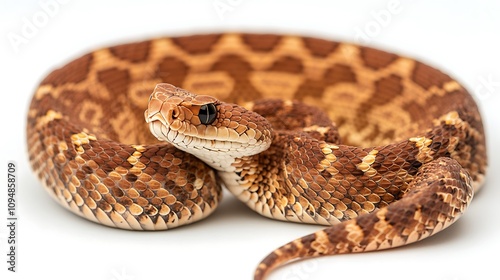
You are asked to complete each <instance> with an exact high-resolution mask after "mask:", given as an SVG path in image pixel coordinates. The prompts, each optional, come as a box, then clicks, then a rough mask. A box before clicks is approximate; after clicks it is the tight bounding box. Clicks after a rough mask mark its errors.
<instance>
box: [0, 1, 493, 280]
mask: <svg viewBox="0 0 500 280" xmlns="http://www.w3.org/2000/svg"><path fill="white" fill-rule="evenodd" d="M54 1H56V0H51V1H49V0H41V1H6V0H1V1H0V3H1V5H0V21H1V26H0V55H1V57H0V59H1V60H0V98H1V100H2V101H1V102H0V104H1V105H0V106H1V110H0V113H1V118H0V120H1V125H2V126H1V131H2V132H1V137H0V139H1V142H0V143H1V145H0V147H1V152H0V154H1V161H0V182H1V183H0V217H2V218H1V219H2V221H5V222H2V223H1V224H0V254H1V257H0V260H1V261H0V278H1V279H98V280H100V279H105V280H132V279H134V280H138V279H251V276H252V275H253V270H254V268H255V266H256V265H257V264H258V262H259V261H260V259H261V258H263V257H264V256H265V255H266V254H267V253H269V252H270V251H271V250H272V249H274V248H275V247H277V246H279V245H281V244H283V243H285V242H288V241H290V240H292V239H294V238H297V237H300V236H302V235H305V234H308V233H311V232H313V231H315V230H317V229H320V228H322V227H320V226H311V225H299V224H292V223H284V222H278V221H273V220H269V219H266V218H263V217H261V216H259V215H257V214H255V213H253V212H252V211H251V210H249V209H247V208H246V206H244V205H242V204H241V203H239V202H238V201H236V200H235V198H233V197H231V196H230V195H229V194H227V195H226V196H225V198H224V201H223V203H222V204H221V205H220V207H219V208H218V210H217V211H216V212H215V213H214V214H213V215H212V216H210V217H209V218H208V219H206V220H204V221H202V222H199V223H196V224H194V225H190V226H187V227H182V228H179V229H175V230H170V231H162V232H132V231H125V230H117V229H112V228H108V227H104V226H100V225H97V224H94V223H91V222H88V221H86V220H84V219H81V218H78V217H77V216H75V215H73V214H71V213H70V212H68V211H66V210H64V209H63V208H62V207H60V206H59V205H58V204H56V203H55V202H54V201H53V200H52V199H51V198H50V197H49V196H48V194H47V193H46V192H45V191H44V190H43V188H42V186H41V184H40V183H39V182H38V180H37V179H36V178H35V176H34V175H33V173H32V172H31V170H30V166H29V164H28V161H27V154H26V144H25V120H26V113H27V107H28V102H29V100H30V98H31V95H32V93H33V91H34V89H35V88H36V86H37V84H38V82H40V80H41V79H42V78H43V77H44V76H45V75H46V74H48V73H49V71H51V69H53V68H54V67H56V66H58V65H61V63H65V62H68V61H69V60H71V59H73V58H75V57H76V56H78V55H81V54H83V53H85V52H88V51H91V50H92V49H94V48H96V47H101V46H107V45H111V44H116V43H122V42H127V41H134V40H138V39H144V38H148V37H151V36H160V35H172V34H174V35H179V34H187V33H189V34H192V33H197V32H207V31H224V30H232V31H241V30H244V31H256V32H286V33H298V34H306V35H313V36H317V37H324V38H331V39H338V40H348V41H352V42H360V43H363V44H369V45H372V46H376V47H379V48H384V49H388V50H392V51H395V52H398V53H403V54H405V55H409V56H412V57H415V58H418V59H421V60H422V61H424V62H427V63H429V64H431V65H434V66H435V67H437V68H440V69H442V70H444V71H445V72H447V73H449V74H451V75H452V76H453V77H455V78H457V79H458V80H459V81H460V82H462V83H463V84H464V85H465V86H466V87H467V88H468V89H469V90H470V91H471V92H472V93H473V94H474V95H475V96H476V99H477V101H478V103H479V105H480V107H481V110H482V112H483V116H484V119H485V125H486V129H487V137H488V144H489V160H490V169H489V170H490V173H489V174H488V177H487V182H486V184H485V186H484V189H483V190H482V191H481V192H480V193H479V194H477V195H476V197H475V198H474V200H473V203H472V205H471V206H470V208H469V209H468V211H467V212H466V214H465V215H464V216H463V218H462V219H461V220H460V221H459V222H457V223H456V224H455V225H453V226H452V227H451V228H449V229H447V230H446V231H444V232H442V233H440V234H438V235H436V236H434V237H431V238H429V239H427V240H424V241H422V242H419V243H417V244H414V245H410V246H406V247H403V248H399V249H394V250H388V251H383V252H376V253H365V254H352V255H344V256H333V257H324V258H320V259H313V260H309V261H304V262H299V263H297V264H294V265H289V266H287V267H286V268H284V269H280V270H279V271H277V272H276V273H274V274H272V275H271V277H270V278H269V279H275V280H277V279H288V280H292V279H293V280H307V279H362V278H365V279H439V280H463V279H478V278H479V277H478V274H480V275H488V276H487V277H488V279H500V276H499V275H498V265H499V262H498V252H500V241H499V240H500V223H499V217H498V212H499V206H498V205H499V203H498V199H499V198H500V186H499V185H500V174H499V172H498V171H499V167H500V166H499V165H500V162H499V160H498V158H499V155H500V148H499V143H500V141H499V140H500V132H499V130H498V128H499V127H498V125H499V117H498V112H497V111H498V110H499V105H500V97H499V95H500V69H499V62H500V55H499V54H500V43H499V40H498V39H499V29H500V21H499V15H500V5H499V2H498V1H496V2H495V1H451V0H450V1H439V3H436V2H437V1H401V2H399V1H397V0H396V1H392V2H394V3H395V5H396V6H397V7H398V8H397V9H396V10H395V11H394V10H392V12H391V11H389V10H388V9H387V6H388V4H389V3H390V2H391V1H389V0H381V1H356V3H351V2H354V1H319V0H317V1H310V0H309V1H272V2H271V1H264V0H252V1H251V0H204V1H193V0H191V1H141V2H140V4H137V3H139V1H131V0H121V1H118V0H116V1H106V2H105V1H76V0H66V1H64V3H62V0H61V3H58V2H54ZM46 2H52V3H53V4H54V3H56V4H55V6H52V8H51V10H47V9H45V10H44V8H43V7H44V5H43V4H41V3H46ZM66 2H67V3H66ZM214 4H216V5H218V6H219V7H223V6H224V5H228V6H226V8H227V7H229V8H230V9H228V10H226V11H223V10H219V12H218V10H217V9H216V8H215V7H214ZM56 7H57V8H56ZM382 10H384V11H385V12H382ZM29 22H31V23H32V24H36V25H35V27H36V30H31V32H30V33H27V34H24V35H23V33H22V32H23V29H26V28H27V27H26V25H29V24H30V23H29ZM360 32H364V34H365V35H362V36H361V35H360ZM15 36H21V37H23V38H24V40H23V41H22V43H19V44H15V43H13V42H12V41H11V39H12V38H13V37H15ZM18 39H19V38H18ZM8 160H14V161H15V162H16V163H17V167H18V174H17V175H18V184H19V185H18V216H19V221H18V232H17V237H18V243H19V245H18V252H17V254H18V267H17V269H18V272H17V273H15V274H14V273H9V272H7V263H6V254H7V239H6V238H7V228H6V226H5V224H6V223H7V222H6V220H5V218H3V217H6V215H7V211H6V208H7V207H6V199H7V191H6V173H7V171H6V169H7V167H6V165H7V161H8ZM2 168H3V171H2ZM39 277H41V278H39Z"/></svg>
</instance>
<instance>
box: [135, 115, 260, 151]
mask: <svg viewBox="0 0 500 280" xmlns="http://www.w3.org/2000/svg"><path fill="white" fill-rule="evenodd" d="M145 117H146V122H147V123H148V124H149V129H150V131H151V133H152V134H153V135H154V136H155V137H156V138H157V139H158V140H160V141H166V142H169V143H171V144H173V145H174V146H176V147H177V148H179V149H181V150H188V149H197V150H208V151H214V152H215V151H216V152H229V151H231V150H241V149H244V148H246V147H248V146H249V145H253V144H256V143H257V141H256V140H255V139H248V136H246V137H245V136H243V137H242V136H241V135H233V133H229V132H227V131H228V130H229V129H228V128H226V127H220V128H215V127H213V126H210V125H208V126H207V125H198V126H195V125H190V124H186V123H181V124H178V123H179V122H181V121H180V120H177V119H176V118H175V117H174V118H171V119H170V118H169V119H167V118H165V116H164V115H163V114H162V113H161V112H155V113H152V114H149V113H148V111H147V110H146V112H145ZM244 135H245V134H244ZM231 136H233V137H231ZM236 136H238V138H236Z"/></svg>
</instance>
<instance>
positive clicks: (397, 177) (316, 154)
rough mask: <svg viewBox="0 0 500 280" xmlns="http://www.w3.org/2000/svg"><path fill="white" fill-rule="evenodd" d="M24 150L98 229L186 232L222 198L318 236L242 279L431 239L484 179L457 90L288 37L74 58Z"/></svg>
mask: <svg viewBox="0 0 500 280" xmlns="http://www.w3.org/2000/svg"><path fill="white" fill-rule="evenodd" d="M27 145H28V154H29V161H30V164H31V166H32V169H33V170H34V173H35V174H36V175H37V176H38V178H39V179H40V181H41V182H42V185H43V186H44V188H45V189H46V190H47V191H48V193H49V194H50V195H51V196H52V197H53V198H54V199H55V200H56V201H57V202H59V203H60V204H61V205H62V206H63V207H65V208H67V209H69V210H70V211H71V212H73V213H75V214H77V215H79V216H81V217H84V218H86V219H88V220H90V221H93V222H96V223H99V224H102V225H106V226H110V227H117V228H122V229H129V230H165V229H171V228H175V227H179V226H183V225H187V224H190V223H193V222H196V221H199V220H202V219H203V218H205V217H207V216H209V215H210V214H211V213H213V212H214V210H215V209H216V208H217V205H218V204H219V202H220V201H221V199H222V190H223V188H226V189H228V190H229V191H230V193H232V194H234V195H235V196H236V197H237V198H238V199H239V200H241V201H242V202H243V203H245V204H246V205H247V206H248V207H249V208H251V209H252V210H254V211H256V212H257V213H259V214H261V215H263V216H265V217H268V218H271V219H276V220H281V221H289V222H297V223H308V224H320V225H325V228H324V229H322V230H319V231H317V232H315V233H312V234H309V235H306V236H304V237H301V238H298V239H296V240H293V241H290V242H288V243H286V244H285V245H283V246H281V247H279V248H277V249H276V250H274V251H272V252H271V253H269V254H268V255H267V256H266V257H265V258H264V259H263V260H262V261H261V262H260V263H259V264H258V265H257V268H256V270H255V274H254V279H255V280H261V279H264V278H266V277H267V276H268V275H269V273H270V272H271V271H273V270H274V269H275V268H277V267H279V266H282V265H285V264H287V263H289V262H292V261H296V260H301V259H304V258H310V257H318V256H326V255H337V254H345V253H355V252H367V251H376V250H382V249H387V248H394V247H398V246H402V245H406V244H409V243H412V242H416V241H419V240H422V239H424V238H426V237H428V236H431V235H433V234H435V233H437V232H440V231H442V230H443V229H445V228H446V227H448V226H449V225H451V224H452V223H454V222H455V221H456V220H457V219H458V218H459V217H460V216H462V214H463V213H464V212H465V210H466V209H467V207H468V205H469V204H470V202H471V200H472V197H473V194H474V193H475V192H477V191H478V190H479V189H480V187H481V186H482V184H483V182H484V178H485V174H486V169H487V155H486V143H485V134H484V129H483V124H482V119H481V115H480V112H479V109H478V106H477V104H476V102H475V101H474V98H473V97H472V95H471V94H470V93H469V92H468V91H467V90H466V89H465V88H464V87H463V86H462V85H461V84H460V83H459V82H458V81H457V80H455V79H453V78H451V77H450V76H449V75H447V74H445V73H443V72H441V71H440V70H438V69H436V68H434V67H432V66H429V65H427V64H425V63H423V62H420V61H418V60H415V59H412V58H409V57H406V56H402V55H398V54H394V53H391V52H387V51H384V50H380V49H376V48H372V47H368V46H361V45H358V44H354V43H350V42H340V41H332V40H328V39H322V38H315V37H307V36H300V35H290V34H252V33H220V34H195V35H185V36H177V37H158V38H153V39H150V40H145V41H140V42H132V43H125V44H121V45H116V46H112V47H107V48H100V49H97V50H94V51H92V52H89V53H87V54H85V55H82V56H80V57H79V58H76V59H74V60H72V61H71V62H69V63H67V64H66V65H63V66H61V67H59V68H57V69H55V70H54V71H52V72H51V73H49V74H48V75H47V76H46V77H45V78H44V79H43V80H42V81H41V82H40V84H39V86H38V87H37V89H36V90H35V93H34V95H33V98H32V100H31V104H30V107H29V110H28V116H27ZM268 234H273V233H272V232H269V233H268Z"/></svg>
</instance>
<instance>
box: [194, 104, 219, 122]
mask: <svg viewBox="0 0 500 280" xmlns="http://www.w3.org/2000/svg"><path fill="white" fill-rule="evenodd" d="M198 117H199V118H200V122H201V123H202V124H211V123H213V122H214V120H215V117H217V108H215V105H214V104H213V103H209V104H205V105H201V107H200V112H199V113H198Z"/></svg>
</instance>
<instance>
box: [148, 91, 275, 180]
mask: <svg viewBox="0 0 500 280" xmlns="http://www.w3.org/2000/svg"><path fill="white" fill-rule="evenodd" d="M144 114H145V118H146V122H147V123H148V124H149V128H150V130H151V133H153V135H154V136H155V137H156V138H158V140H160V141H167V142H169V143H171V144H173V145H174V146H175V147H177V148H178V149H180V150H183V151H185V152H188V153H190V154H193V155H194V156H196V157H198V158H200V159H201V160H203V161H204V162H205V163H207V164H209V165H210V166H212V167H213V168H215V169H217V170H226V169H228V168H230V164H231V163H232V162H234V161H235V160H236V159H237V158H241V157H244V156H252V155H255V154H258V153H260V152H262V151H264V150H266V149H267V148H269V146H270V145H271V140H272V129H271V125H270V124H269V122H268V121H267V120H266V119H265V118H264V117H262V116H260V115H259V114H257V113H254V112H252V111H248V110H246V109H245V108H243V107H241V106H238V105H236V104H229V103H224V102H221V101H219V100H218V99H216V98H215V97H212V96H207V95H196V94H194V93H191V92H189V91H186V90H184V89H181V88H177V87H175V86H173V85H170V84H164V83H162V84H158V85H157V86H156V87H155V89H154V91H153V93H152V94H151V97H150V100H149V104H148V109H147V110H146V111H145V113H144Z"/></svg>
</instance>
